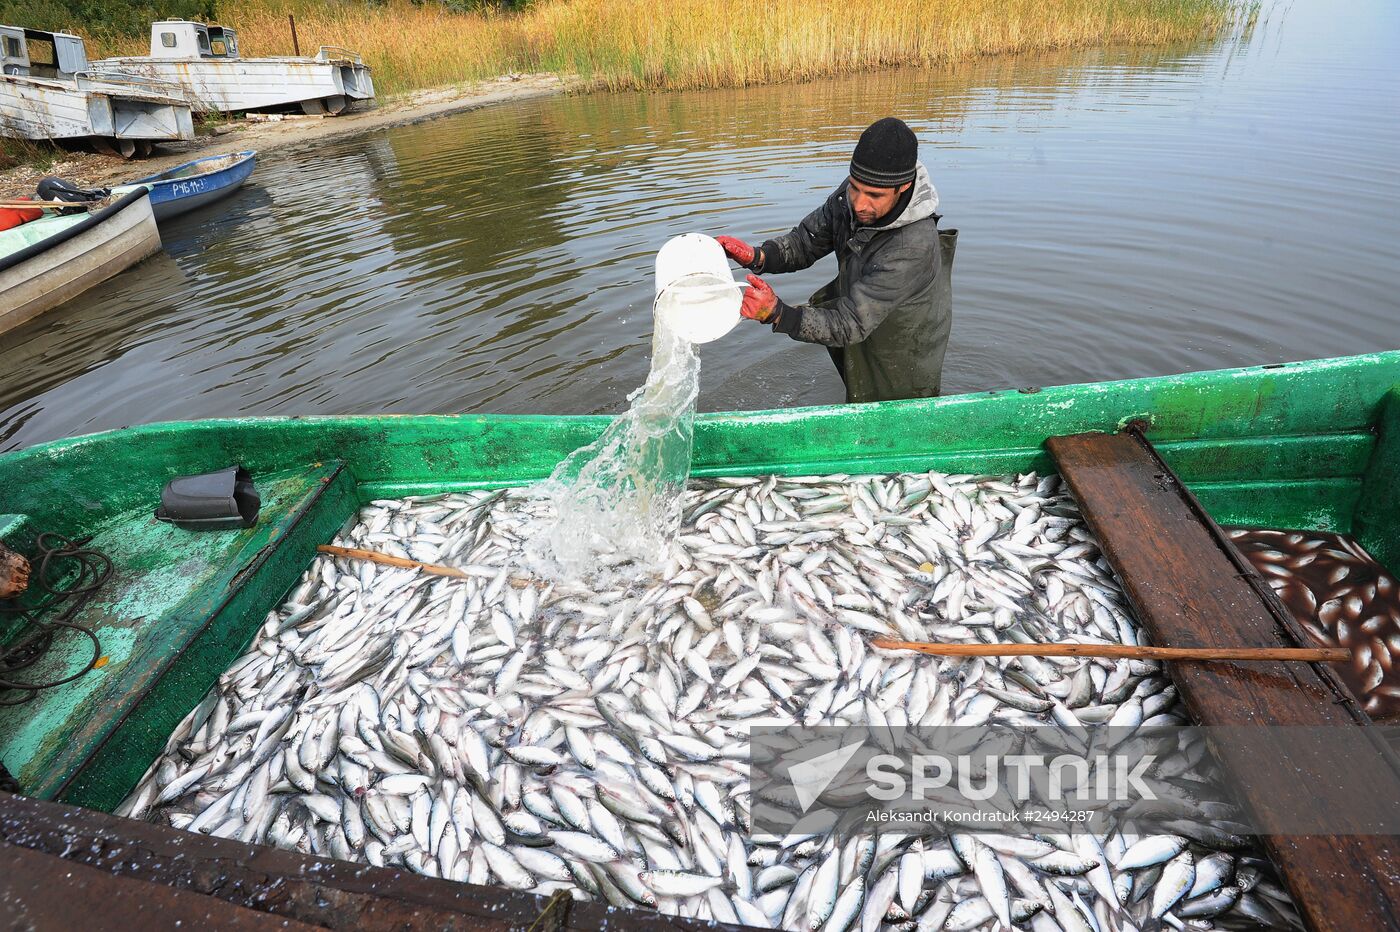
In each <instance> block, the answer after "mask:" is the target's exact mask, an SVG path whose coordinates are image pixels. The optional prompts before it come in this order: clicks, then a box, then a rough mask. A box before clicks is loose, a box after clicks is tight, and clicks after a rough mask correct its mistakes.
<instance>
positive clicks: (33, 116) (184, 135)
mask: <svg viewBox="0 0 1400 932" xmlns="http://www.w3.org/2000/svg"><path fill="white" fill-rule="evenodd" d="M0 53H2V54H0V65H2V66H3V67H0V71H3V74H0V135H4V136H11V137H14V138H18V139H36V140H37V139H42V140H52V141H60V140H87V141H90V142H92V143H93V144H95V145H96V146H97V147H98V148H100V149H105V150H107V151H112V152H118V153H120V154H121V155H124V156H126V157H128V158H129V157H131V156H133V155H145V154H148V153H149V152H150V151H151V147H152V145H153V144H154V143H157V142H168V141H174V140H182V139H193V138H194V122H193V118H192V117H191V115H190V105H189V102H188V101H187V100H186V99H185V97H184V93H183V92H182V91H181V90H180V89H179V88H178V87H176V86H175V85H171V84H168V83H166V82H162V81H159V80H154V79H152V78H145V77H141V76H138V75H117V74H113V75H102V76H100V77H95V76H93V75H92V74H90V73H89V72H88V60H87V53H86V51H85V50H84V47H83V40H82V39H81V38H80V37H78V36H73V35H68V34H66V33H61V32H43V31H41V30H37V29H23V28H20V27H17V26H0Z"/></svg>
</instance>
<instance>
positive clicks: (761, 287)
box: [739, 244, 778, 324]
mask: <svg viewBox="0 0 1400 932" xmlns="http://www.w3.org/2000/svg"><path fill="white" fill-rule="evenodd" d="M741 245H742V244H741ZM739 313H740V314H741V315H743V316H744V317H747V318H748V319H749V320H756V321H758V322H759V323H760V324H767V323H772V321H773V317H774V315H775V314H777V313H778V296H777V295H776V294H774V293H773V289H772V288H769V287H768V283H767V282H765V281H764V280H763V279H761V278H759V277H758V276H757V275H750V276H749V287H748V289H747V290H745V291H744V303H743V304H740V305H739Z"/></svg>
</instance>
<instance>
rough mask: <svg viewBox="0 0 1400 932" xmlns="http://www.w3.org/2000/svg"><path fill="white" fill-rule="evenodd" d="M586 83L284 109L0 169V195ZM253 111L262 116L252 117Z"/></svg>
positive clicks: (539, 79) (458, 88)
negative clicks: (138, 144) (147, 144)
mask: <svg viewBox="0 0 1400 932" xmlns="http://www.w3.org/2000/svg"><path fill="white" fill-rule="evenodd" d="M585 89H587V84H586V83H585V82H583V81H579V80H577V79H565V78H560V77H559V76H558V75H555V74H510V75H502V76H500V77H498V78H494V79H490V80H486V81H476V82H471V83H466V84H458V85H450V86H447V87H435V88H427V89H425V90H421V91H411V92H409V93H406V94H399V95H396V96H394V97H392V98H387V99H386V100H385V101H384V102H383V103H382V104H381V105H380V106H377V107H374V108H372V109H368V110H362V111H356V112H353V113H346V114H342V115H340V116H336V117H309V116H302V115H300V114H288V115H286V118H283V119H273V120H264V119H258V120H256V121H253V120H234V121H231V122H229V123H225V124H222V125H221V126H219V127H218V128H217V129H216V131H215V132H213V133H209V134H201V135H200V136H198V137H197V138H196V139H194V140H193V141H191V142H181V143H168V144H162V145H161V146H160V147H159V149H158V150H157V154H155V155H152V156H151V157H149V158H145V159H123V158H120V157H118V156H112V155H102V154H100V153H96V152H84V151H75V152H65V153H63V155H62V156H61V157H60V158H59V159H58V160H57V161H56V162H54V163H53V164H52V165H50V166H48V168H47V169H46V170H43V171H41V170H39V169H37V168H35V167H34V166H32V165H17V166H15V167H13V168H9V169H6V170H5V171H4V172H0V195H3V196H5V197H13V196H24V197H33V196H34V187H35V185H37V184H38V183H39V179H41V178H43V177H45V176H48V175H57V176H59V177H61V178H64V179H66V180H68V181H71V182H73V183H74V184H76V185H78V186H80V187H88V186H92V187H97V186H103V185H108V184H115V183H118V182H123V181H127V180H130V179H132V178H140V177H144V176H146V175H154V174H157V173H158V172H162V171H165V170H167V169H170V168H174V167H175V166H176V165H180V164H182V163H184V162H188V161H190V160H191V159H196V158H202V157H204V156H211V155H224V154H227V153H230V152H240V151H242V150H245V149H256V150H257V151H258V154H259V155H260V156H261V155H266V154H267V153H269V152H272V151H274V150H277V149H282V148H286V147H289V146H294V145H300V144H303V143H307V142H315V141H318V140H328V139H333V138H336V137H339V136H348V135H351V134H353V133H363V132H370V131H373V130H377V129H384V128H386V127H390V126H404V125H407V124H410V123H419V122H422V121H424V120H431V119H434V118H436V117H440V116H445V115H447V114H450V113H461V112H464V111H468V110H478V109H481V108H483V107H489V106H493V105H495V104H502V103H510V102H514V101H521V100H531V99H534V98H539V97H550V96H553V95H555V94H563V93H566V92H569V91H576V90H585ZM259 116H260V117H261V116H262V115H259Z"/></svg>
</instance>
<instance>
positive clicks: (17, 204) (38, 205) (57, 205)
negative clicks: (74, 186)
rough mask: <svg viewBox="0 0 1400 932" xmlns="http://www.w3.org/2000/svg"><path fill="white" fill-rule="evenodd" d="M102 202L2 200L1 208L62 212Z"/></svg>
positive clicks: (0, 201) (0, 202)
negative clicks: (67, 208)
mask: <svg viewBox="0 0 1400 932" xmlns="http://www.w3.org/2000/svg"><path fill="white" fill-rule="evenodd" d="M98 203H100V201H20V200H8V199H4V200H0V207H14V208H18V209H20V210H29V209H38V210H62V209H63V208H65V207H92V206H93V205H94V204H98Z"/></svg>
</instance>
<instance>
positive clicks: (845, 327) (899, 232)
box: [716, 117, 958, 403]
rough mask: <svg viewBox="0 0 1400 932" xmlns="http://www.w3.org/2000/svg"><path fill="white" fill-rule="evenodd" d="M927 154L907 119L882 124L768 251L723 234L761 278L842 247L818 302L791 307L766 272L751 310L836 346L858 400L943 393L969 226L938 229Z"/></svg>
mask: <svg viewBox="0 0 1400 932" xmlns="http://www.w3.org/2000/svg"><path fill="white" fill-rule="evenodd" d="M918 149H919V141H918V139H917V138H915V136H914V131H913V130H911V129H910V128H909V127H908V126H907V125H905V123H904V122H903V121H902V120H897V119H895V118H894V117H885V118H884V119H883V120H878V121H876V122H875V123H873V124H871V126H870V127H869V128H867V129H866V131H865V132H863V133H861V136H860V141H859V142H858V143H856V149H855V153H854V154H853V155H852V156H851V169H850V177H848V178H847V179H846V180H845V181H844V182H842V184H841V186H840V187H839V188H837V189H836V190H835V191H834V192H833V193H832V194H831V196H830V197H828V198H827V199H826V203H824V204H823V205H822V206H821V207H818V208H817V209H816V210H814V211H812V213H810V214H808V215H807V218H806V219H805V220H803V221H802V222H801V223H799V224H798V225H797V226H796V227H794V228H793V229H792V232H790V233H787V234H786V235H783V236H780V237H778V238H777V239H770V240H768V241H767V242H765V243H764V244H763V245H762V246H759V247H756V248H755V247H753V246H750V245H748V244H747V243H745V242H743V241H742V240H737V239H735V238H733V237H732V236H720V237H716V239H718V241H719V243H720V245H721V246H723V247H724V251H725V253H726V254H727V255H728V256H729V258H730V259H732V260H734V261H735V262H737V263H739V264H740V265H742V266H744V267H745V268H747V269H749V270H750V271H751V272H755V273H769V272H771V273H779V272H795V271H798V270H799V269H805V268H807V267H809V266H810V265H812V263H814V262H816V261H817V260H818V259H820V258H822V257H823V256H825V255H826V254H827V253H831V252H834V253H836V262H837V267H838V274H837V276H836V278H835V279H834V280H833V281H831V282H830V283H829V284H827V285H826V287H824V288H822V289H821V290H820V291H818V292H817V293H816V294H814V295H812V297H811V298H810V299H808V303H807V304H801V305H791V304H786V303H784V302H783V300H782V299H781V298H779V297H778V296H777V295H776V294H774V293H773V289H772V288H770V287H768V283H767V282H765V281H764V280H763V279H761V278H759V277H758V275H757V274H754V275H750V276H749V277H748V280H749V287H748V289H746V290H745V292H744V301H743V306H742V308H741V313H742V314H743V315H744V316H745V317H747V318H749V319H750V320H756V321H758V322H760V323H765V324H771V325H772V327H773V330H774V331H776V332H778V333H786V334H787V335H788V336H790V337H792V338H793V339H794V340H801V341H803V342H804V343H820V344H822V345H823V346H825V347H826V348H827V350H828V351H829V352H830V353H831V358H832V360H833V361H834V362H835V363H836V369H837V371H838V372H840V373H841V380H842V381H843V382H845V383H846V401H847V402H853V403H854V402H865V401H890V400H893V399H896V398H931V397H933V396H935V395H937V394H938V390H939V384H940V382H941V380H942V375H943V353H944V351H945V350H947V348H948V331H949V329H950V328H951V326H952V316H953V315H952V286H951V284H950V279H951V272H952V265H953V251H954V248H955V246H956V243H957V235H958V231H957V230H947V231H942V232H940V231H939V229H938V218H939V215H938V214H937V213H936V210H937V208H938V192H937V191H935V190H934V188H933V183H932V182H930V181H929V177H928V172H927V171H926V170H925V169H924V166H923V164H922V163H920V162H919V158H918Z"/></svg>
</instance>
